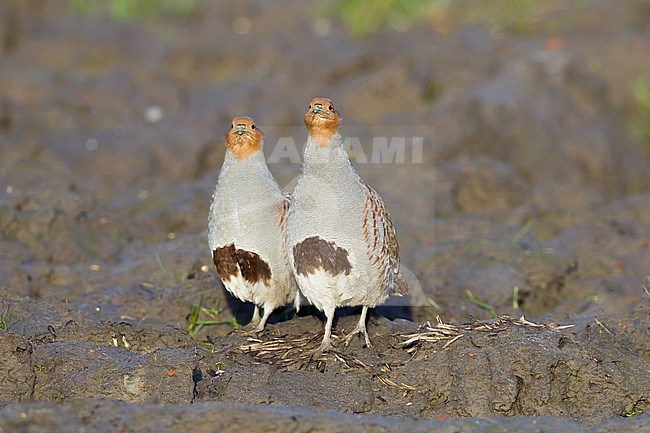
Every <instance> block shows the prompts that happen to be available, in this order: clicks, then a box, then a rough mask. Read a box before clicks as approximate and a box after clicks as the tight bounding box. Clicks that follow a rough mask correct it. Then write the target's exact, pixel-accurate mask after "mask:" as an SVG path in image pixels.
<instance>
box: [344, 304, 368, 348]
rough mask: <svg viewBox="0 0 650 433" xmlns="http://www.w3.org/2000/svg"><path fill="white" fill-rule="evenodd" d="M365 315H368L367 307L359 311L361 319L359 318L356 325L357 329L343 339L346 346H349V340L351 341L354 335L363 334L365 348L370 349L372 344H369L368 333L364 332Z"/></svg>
mask: <svg viewBox="0 0 650 433" xmlns="http://www.w3.org/2000/svg"><path fill="white" fill-rule="evenodd" d="M367 315H368V307H365V306H364V307H363V309H362V310H361V317H360V318H359V323H358V324H357V327H356V328H354V330H353V331H352V332H350V333H349V334H348V336H347V337H345V345H346V346H347V345H348V344H350V340H352V337H354V336H355V335H356V334H363V336H364V338H365V339H366V346H367V347H372V343H371V342H370V337H368V331H367V330H366V316H367Z"/></svg>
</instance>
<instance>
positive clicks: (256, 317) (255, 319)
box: [251, 305, 260, 326]
mask: <svg viewBox="0 0 650 433" xmlns="http://www.w3.org/2000/svg"><path fill="white" fill-rule="evenodd" d="M259 324H260V307H258V306H257V305H256V306H255V310H254V311H253V318H252V319H251V325H253V326H257V325H259Z"/></svg>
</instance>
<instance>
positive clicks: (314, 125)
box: [305, 98, 341, 147]
mask: <svg viewBox="0 0 650 433" xmlns="http://www.w3.org/2000/svg"><path fill="white" fill-rule="evenodd" d="M305 126H306V127H307V132H308V133H309V135H310V136H311V137H312V138H313V139H314V140H316V142H317V143H318V145H319V146H322V147H324V146H327V143H328V142H329V140H330V138H332V135H334V134H335V133H336V132H338V130H339V128H340V126H341V115H340V114H339V113H338V112H337V111H336V109H335V108H334V104H333V103H332V101H330V100H329V99H327V98H314V99H312V100H311V102H310V103H309V108H308V109H307V112H306V113H305Z"/></svg>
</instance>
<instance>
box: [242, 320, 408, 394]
mask: <svg viewBox="0 0 650 433" xmlns="http://www.w3.org/2000/svg"><path fill="white" fill-rule="evenodd" d="M321 338H322V335H319V334H312V333H306V334H302V335H300V336H297V337H296V336H288V335H285V336H281V337H277V338H273V339H270V340H268V341H263V340H260V339H259V338H253V337H249V338H248V342H249V344H244V345H242V346H239V347H238V348H237V350H238V351H239V352H240V353H246V354H249V355H251V356H252V357H253V359H254V360H255V362H257V363H260V364H262V363H263V364H269V365H273V366H276V367H278V368H279V369H281V370H287V369H289V368H290V367H292V366H293V367H298V368H301V369H302V368H305V367H308V366H314V367H315V368H316V370H319V371H322V370H324V368H325V366H326V362H327V361H328V353H329V354H332V355H333V356H334V360H336V361H339V362H341V363H342V364H343V365H345V366H346V367H347V368H350V369H360V370H364V371H365V372H367V373H370V374H372V375H373V377H374V378H375V379H376V380H377V381H378V382H380V383H381V384H382V385H385V386H389V387H393V388H398V389H401V390H402V391H403V392H404V393H407V392H410V391H415V390H416V388H415V387H413V386H411V385H408V384H406V383H403V382H397V381H394V380H393V379H391V378H390V377H388V376H387V375H388V372H390V371H391V366H390V365H388V364H382V365H381V366H376V365H373V364H368V363H366V362H364V361H362V360H361V359H359V358H357V357H356V356H352V355H348V354H345V353H341V352H338V351H336V350H331V351H330V352H327V353H324V354H322V355H321V356H320V357H319V358H317V359H314V358H313V357H312V356H313V355H312V354H313V352H314V350H315V348H316V347H317V346H318V344H319V342H320V340H321ZM397 365H401V363H399V364H397ZM393 366H395V364H394V365H393Z"/></svg>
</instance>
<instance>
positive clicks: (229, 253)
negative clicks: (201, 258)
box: [212, 244, 271, 284]
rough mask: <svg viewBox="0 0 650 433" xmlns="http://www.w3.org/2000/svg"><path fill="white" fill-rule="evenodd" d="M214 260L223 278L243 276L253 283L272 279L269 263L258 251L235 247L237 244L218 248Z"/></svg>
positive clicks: (266, 281)
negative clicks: (239, 274)
mask: <svg viewBox="0 0 650 433" xmlns="http://www.w3.org/2000/svg"><path fill="white" fill-rule="evenodd" d="M212 260H213V261H214V265H215V266H216V267H217V272H218V273H219V276H220V277H221V279H222V280H224V281H227V280H229V279H230V277H232V276H237V274H238V273H239V272H240V271H241V276H242V277H243V278H244V279H245V280H246V281H248V282H249V283H251V284H254V283H257V282H258V281H263V282H264V283H268V282H269V281H270V280H271V268H270V267H269V264H268V263H266V262H265V261H264V260H262V259H261V258H260V256H259V255H258V254H256V253H253V252H251V251H246V250H240V249H237V248H235V244H230V245H226V246H225V247H220V248H216V249H215V250H214V251H213V252H212Z"/></svg>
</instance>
